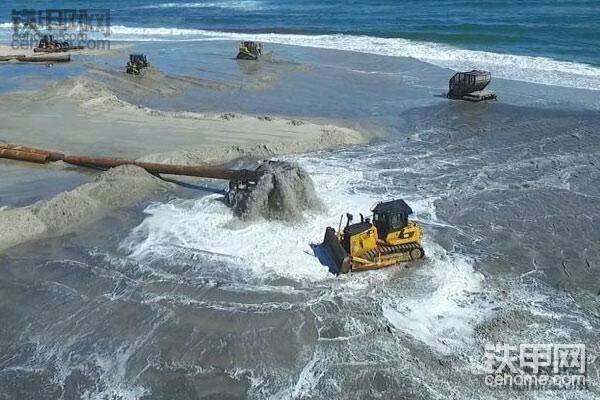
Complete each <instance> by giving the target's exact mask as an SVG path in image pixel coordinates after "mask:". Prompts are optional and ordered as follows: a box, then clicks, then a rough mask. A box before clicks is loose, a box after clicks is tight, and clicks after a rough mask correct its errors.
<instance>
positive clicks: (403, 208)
mask: <svg viewBox="0 0 600 400" xmlns="http://www.w3.org/2000/svg"><path fill="white" fill-rule="evenodd" d="M372 211H373V225H375V227H376V228H377V232H378V234H379V238H380V239H385V238H386V237H387V235H388V234H390V233H392V232H397V231H399V230H401V229H402V228H404V227H405V226H407V225H408V216H409V215H410V214H412V212H413V211H412V209H411V208H410V206H409V205H408V204H406V203H405V202H404V200H392V201H386V202H382V203H379V204H377V205H376V206H375V208H373V210H372Z"/></svg>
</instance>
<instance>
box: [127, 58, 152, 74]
mask: <svg viewBox="0 0 600 400" xmlns="http://www.w3.org/2000/svg"><path fill="white" fill-rule="evenodd" d="M149 66H150V63H149V62H148V57H146V56H145V55H143V54H130V55H129V61H127V69H126V72H127V73H128V74H130V75H136V76H137V75H143V74H144V69H145V68H148V67H149Z"/></svg>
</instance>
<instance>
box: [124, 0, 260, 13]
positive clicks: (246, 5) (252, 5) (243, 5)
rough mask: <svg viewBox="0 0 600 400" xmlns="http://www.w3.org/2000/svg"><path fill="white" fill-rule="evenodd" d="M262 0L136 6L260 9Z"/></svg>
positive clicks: (148, 7) (143, 7) (144, 7)
mask: <svg viewBox="0 0 600 400" xmlns="http://www.w3.org/2000/svg"><path fill="white" fill-rule="evenodd" d="M262 6H263V5H262V3H261V2H260V1H253V0H240V1H216V2H210V1H209V2H200V3H160V4H151V5H147V6H140V7H135V8H136V9H163V8H222V9H225V10H238V11H240V10H242V11H243V10H260V9H262V8H263V7H262Z"/></svg>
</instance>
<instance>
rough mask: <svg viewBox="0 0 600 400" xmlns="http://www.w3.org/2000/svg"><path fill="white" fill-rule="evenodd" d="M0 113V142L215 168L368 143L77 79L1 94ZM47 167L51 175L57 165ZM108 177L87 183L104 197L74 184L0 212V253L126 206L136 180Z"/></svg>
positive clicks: (320, 128)
mask: <svg viewBox="0 0 600 400" xmlns="http://www.w3.org/2000/svg"><path fill="white" fill-rule="evenodd" d="M146 84H147V82H146ZM0 114H2V115H3V116H4V118H6V122H7V123H6V124H5V125H4V126H3V129H2V131H1V133H0V140H2V141H3V142H5V143H16V144H21V145H26V146H32V147H37V148H42V149H54V150H57V151H60V152H64V153H70V154H80V155H90V156H110V157H119V158H129V159H137V160H139V161H149V162H159V163H169V164H176V165H212V166H215V165H223V164H226V163H230V162H232V161H235V160H239V159H245V160H260V159H266V158H269V157H273V156H276V155H282V154H292V153H302V152H308V151H317V150H327V149H333V148H337V147H343V146H348V145H357V144H363V143H366V142H368V141H369V139H370V138H369V137H368V136H367V135H365V134H362V133H360V132H357V131H355V130H352V129H348V128H342V127H338V126H334V125H326V124H315V123H311V122H306V121H302V120H297V119H284V118H278V117H272V116H269V115H264V116H247V115H241V114H238V113H223V114H199V113H194V112H185V111H181V112H174V111H159V110H154V109H150V108H147V107H143V106H136V105H133V104H130V103H128V102H126V101H124V100H121V99H119V98H118V97H117V95H116V94H115V93H114V92H112V91H111V90H110V89H109V88H107V87H106V86H104V85H103V84H101V83H98V82H95V81H93V80H91V79H89V78H84V77H79V78H69V79H67V80H63V81H59V82H56V83H53V84H50V85H49V86H47V87H45V88H43V89H42V90H40V91H33V92H17V93H9V94H5V95H2V96H0ZM2 163H3V164H6V165H10V163H14V161H8V160H3V161H2ZM17 164H22V163H18V162H17ZM35 167H37V166H32V167H31V168H25V169H22V170H20V172H21V174H19V170H15V169H13V173H12V174H11V175H10V176H9V177H8V179H7V181H6V184H7V185H10V186H11V187H13V188H15V190H22V189H21V187H22V186H20V184H21V185H26V184H27V183H26V179H23V180H22V182H21V179H22V177H23V178H24V177H25V176H28V175H29V174H30V171H31V170H32V168H35ZM49 168H53V169H54V171H55V172H56V176H57V177H58V176H59V175H60V166H59V167H58V169H57V167H56V166H52V165H50V166H49ZM71 169H73V168H71ZM140 174H141V175H144V174H146V173H145V172H144V171H142V172H139V171H135V173H134V174H133V177H138V178H139V177H140ZM146 175H147V177H146V180H147V183H146V186H149V187H148V188H147V189H145V190H138V191H132V193H131V194H132V195H134V194H135V195H134V197H135V196H137V197H138V199H137V200H142V199H143V198H144V197H145V196H147V195H149V194H150V193H151V192H152V190H150V187H151V186H152V185H153V184H152V182H154V181H153V179H154V178H153V177H152V176H151V175H149V174H146ZM116 176H117V177H116V178H115V177H114V176H113V175H112V171H109V172H108V173H105V174H102V175H101V176H100V178H99V179H100V181H97V182H95V183H91V184H90V185H92V186H93V192H94V196H96V197H99V198H100V199H102V198H104V199H106V200H99V201H96V200H98V199H95V200H93V201H90V198H89V197H90V196H89V194H87V193H86V192H87V191H89V190H91V189H90V188H89V187H88V186H82V187H79V188H77V189H74V190H73V191H71V192H65V193H63V194H58V195H56V196H55V197H53V198H51V199H50V197H47V198H45V199H43V200H40V201H39V202H38V203H36V204H34V205H32V206H31V207H27V206H22V207H20V208H18V209H13V210H6V209H5V210H2V211H0V220H1V221H2V227H1V228H2V229H0V231H1V232H2V234H1V235H0V251H2V250H6V249H7V248H10V247H12V246H14V245H17V244H21V243H23V242H26V241H28V240H34V239H39V238H42V237H47V236H51V235H60V234H64V233H65V232H67V231H70V230H73V229H75V228H76V227H78V226H81V225H83V224H85V223H89V222H92V221H94V220H95V219H97V218H100V217H101V216H102V215H103V214H104V213H106V212H107V210H108V209H111V208H112V209H115V208H119V207H125V206H128V205H129V204H131V203H133V202H134V201H133V200H134V199H132V198H130V197H128V196H126V197H125V198H123V191H126V188H127V187H128V183H130V182H140V181H139V180H134V181H131V179H132V175H131V170H129V169H125V170H123V172H122V173H120V174H117V175H116ZM48 178H50V176H48ZM106 179H108V181H107V183H103V182H105V180H106ZM188 181H189V179H188ZM194 181H197V179H195V180H194ZM98 182H100V183H98ZM41 190H43V189H41ZM50 193H52V192H49V193H48V194H50ZM11 195H12V194H11ZM6 205H9V204H6ZM40 210H43V211H40ZM40 212H42V213H44V214H48V216H47V217H46V218H45V220H44V218H42V221H40V219H39V218H38V217H39V214H40ZM71 214H74V215H71Z"/></svg>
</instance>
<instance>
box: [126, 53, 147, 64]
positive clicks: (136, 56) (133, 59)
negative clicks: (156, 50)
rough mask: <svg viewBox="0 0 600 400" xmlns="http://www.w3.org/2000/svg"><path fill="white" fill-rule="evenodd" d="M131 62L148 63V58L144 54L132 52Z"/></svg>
mask: <svg viewBox="0 0 600 400" xmlns="http://www.w3.org/2000/svg"><path fill="white" fill-rule="evenodd" d="M129 62H130V63H132V64H139V65H144V66H145V65H147V64H148V59H147V58H146V56H145V55H143V54H130V55H129Z"/></svg>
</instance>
